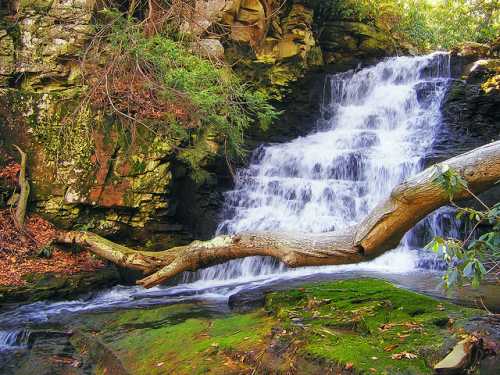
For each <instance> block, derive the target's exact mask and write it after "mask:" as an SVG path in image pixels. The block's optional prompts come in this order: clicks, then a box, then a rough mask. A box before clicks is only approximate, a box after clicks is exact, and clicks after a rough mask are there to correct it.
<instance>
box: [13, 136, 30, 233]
mask: <svg viewBox="0 0 500 375" xmlns="http://www.w3.org/2000/svg"><path fill="white" fill-rule="evenodd" d="M14 147H15V148H16V149H17V152H19V155H20V156H21V169H20V171H19V186H20V188H21V192H20V193H19V200H18V202H17V207H16V215H15V218H16V223H17V225H19V226H20V227H23V226H24V219H25V218H26V209H27V207H28V199H29V195H30V184H29V182H28V179H27V178H26V168H27V156H26V153H25V152H24V151H23V150H21V148H19V146H17V145H14Z"/></svg>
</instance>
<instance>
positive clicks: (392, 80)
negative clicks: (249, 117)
mask: <svg viewBox="0 0 500 375" xmlns="http://www.w3.org/2000/svg"><path fill="white" fill-rule="evenodd" d="M449 77H450V67H449V56H448V55H447V54H441V53H435V54H432V55H428V56H421V57H396V58H391V59H388V60H387V61H384V62H381V63H379V64H378V65H376V66H374V67H371V68H366V69H363V70H360V71H358V72H356V73H352V72H348V73H344V74H338V75H335V76H333V77H331V78H330V80H329V82H328V90H329V92H327V95H326V97H327V98H331V99H330V100H329V102H328V103H327V104H326V105H324V109H323V113H324V114H333V116H331V118H330V119H323V120H322V121H321V122H320V124H319V126H320V130H319V131H317V132H315V133H313V134H310V135H308V136H306V137H300V138H297V139H295V140H293V141H291V142H289V143H285V144H276V145H271V146H267V147H262V148H260V149H258V150H257V151H256V152H254V154H253V157H252V160H251V163H250V165H249V167H248V168H246V169H243V170H240V171H239V172H238V175H237V180H236V186H235V188H234V190H232V191H230V192H228V193H227V194H226V203H225V210H224V214H225V219H224V220H223V221H222V223H221V224H220V226H219V228H218V232H219V233H241V232H245V231H303V232H325V231H334V230H338V229H340V228H343V227H346V226H349V225H353V224H356V223H357V222H359V221H360V220H361V219H363V218H364V217H365V216H366V215H367V214H368V213H369V211H370V210H371V209H372V208H373V207H374V206H375V205H376V204H377V203H378V202H380V201H381V200H382V199H383V198H385V197H386V196H388V194H389V193H390V191H391V189H392V188H393V187H394V186H395V185H397V184H398V183H400V182H401V181H403V180H404V179H405V178H407V177H408V176H411V175H414V174H415V173H417V172H418V171H420V170H421V169H422V159H423V157H424V156H425V155H426V154H427V153H428V152H429V150H430V148H431V146H432V143H433V140H434V137H435V134H436V133H437V130H438V127H439V125H440V122H441V114H440V106H441V101H442V99H443V96H444V93H445V89H446V84H447V82H448V78H449ZM433 220H434V221H435V219H433ZM414 242H415V241H414V238H412V235H411V234H409V235H408V236H407V237H406V238H405V240H404V241H403V243H402V245H401V247H400V249H399V250H398V251H399V253H400V254H398V256H397V257H395V256H393V257H391V261H390V262H388V263H386V262H384V260H383V259H380V260H375V261H374V262H373V263H371V264H369V265H367V264H364V265H360V266H350V267H347V268H359V267H361V268H368V269H373V268H380V269H381V270H385V271H389V272H405V271H411V270H413V269H415V268H416V266H417V264H418V256H417V255H416V254H415V252H411V251H410V250H409V249H410V247H411V246H410V245H411V244H413V243H414ZM388 259H389V258H388ZM329 269H330V270H331V271H334V270H345V269H346V267H341V268H339V267H330V268H329ZM280 272H289V271H287V270H286V269H285V267H284V266H283V265H280V264H278V263H277V262H276V261H273V260H271V259H266V258H261V257H254V258H247V259H244V260H237V261H232V262H228V263H227V264H224V265H221V266H217V267H212V268H209V269H206V270H203V271H200V272H197V273H196V275H194V276H193V275H190V276H187V278H186V279H185V281H188V280H193V279H195V280H196V279H201V280H206V281H209V280H211V281H213V280H231V279H251V278H255V277H258V276H262V275H269V274H274V273H280ZM306 272H315V271H312V270H310V271H306Z"/></svg>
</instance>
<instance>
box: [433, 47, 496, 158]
mask: <svg viewBox="0 0 500 375" xmlns="http://www.w3.org/2000/svg"><path fill="white" fill-rule="evenodd" d="M499 46H500V44H499V43H498V42H497V43H494V44H492V45H491V46H487V45H481V44H467V45H464V46H462V47H461V48H457V49H456V50H454V51H452V52H451V57H450V59H451V60H450V63H451V74H452V78H453V81H452V83H451V85H450V86H449V87H448V90H447V93H446V96H445V99H444V101H443V105H442V114H443V126H442V128H441V134H439V135H438V137H437V139H438V141H437V143H436V145H435V155H434V157H435V158H437V159H447V158H449V157H451V156H454V155H456V154H459V153H462V152H465V151H468V150H470V149H472V148H475V147H478V146H480V145H483V144H485V143H488V142H492V141H494V140H498V139H499V134H500V47H499Z"/></svg>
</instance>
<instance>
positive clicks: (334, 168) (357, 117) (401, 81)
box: [0, 54, 450, 352]
mask: <svg viewBox="0 0 500 375" xmlns="http://www.w3.org/2000/svg"><path fill="white" fill-rule="evenodd" d="M449 75H450V69H449V58H448V56H447V55H445V54H432V55H429V56H421V57H397V58H391V59H388V60H387V61H385V62H382V63H380V64H378V65H376V66H374V67H371V68H367V69H363V70H360V71H358V72H356V73H352V72H350V73H344V74H339V75H335V76H332V77H331V78H330V79H329V81H328V84H327V85H326V87H327V89H326V92H325V98H331V99H327V100H325V102H326V103H325V104H324V105H323V107H324V108H323V117H322V120H321V121H320V122H319V124H318V126H319V130H318V131H317V132H315V133H313V134H310V135H308V136H306V137H300V138H297V139H296V140H293V141H291V142H289V143H285V144H277V145H271V146H267V147H262V148H260V149H258V150H257V151H256V152H255V153H254V155H253V158H252V162H251V164H250V166H249V167H248V168H246V169H243V170H240V171H239V172H238V178H237V182H236V186H235V188H234V190H232V191H230V192H228V193H227V194H226V205H225V210H224V212H225V218H224V220H223V221H222V222H221V224H220V226H219V229H218V232H220V233H235V232H243V231H259V230H273V231H280V230H287V231H306V232H323V231H330V230H337V229H340V228H342V227H345V226H347V225H351V224H354V223H356V222H358V221H359V220H361V219H362V218H363V217H364V216H365V215H366V214H367V213H368V212H369V210H370V209H371V208H373V207H374V205H375V204H376V203H377V202H378V201H380V200H381V199H383V198H384V197H386V196H387V195H388V194H389V192H390V191H391V189H392V188H393V187H394V186H395V185H396V184H397V183H399V182H401V181H402V180H404V179H405V178H406V177H408V176H410V175H413V174H415V173H417V172H418V171H419V170H420V169H422V159H423V157H425V155H426V154H428V152H429V150H430V148H431V146H432V143H433V140H434V137H435V134H436V133H437V131H438V128H439V126H440V120H441V115H440V105H441V101H442V98H443V95H444V92H445V88H446V84H447V82H448V78H449ZM446 221H450V220H447V213H446V211H444V213H443V214H438V215H433V216H431V217H430V218H428V219H426V220H425V222H424V223H421V225H420V227H421V228H420V229H422V227H425V228H423V229H424V230H423V231H420V232H427V233H431V234H432V233H436V232H438V233H439V232H440V231H442V228H443V227H445V226H448V227H450V224H449V223H448V224H447V225H443V223H445V222H446ZM421 237H422V234H419V235H416V232H411V233H409V234H408V235H407V236H406V237H405V239H404V240H403V241H402V243H401V245H400V246H399V248H397V249H395V250H393V253H392V254H389V253H387V254H385V255H383V256H381V257H379V258H377V259H375V260H374V261H371V262H367V263H362V264H357V265H345V266H330V267H315V268H301V269H294V270H287V269H285V267H283V266H282V265H280V264H279V263H278V262H276V261H273V260H272V259H269V258H260V257H254V258H247V259H244V260H239V261H231V262H228V263H226V264H224V265H220V266H216V267H212V268H209V269H206V270H203V271H199V272H197V273H195V274H190V275H186V278H185V280H184V281H185V283H184V284H181V285H177V286H174V287H157V288H153V289H150V290H147V291H145V290H143V289H142V288H140V287H123V286H117V287H114V288H113V289H111V290H109V291H105V292H102V293H99V294H97V295H95V296H92V297H89V298H81V299H78V300H73V301H61V302H51V301H45V302H36V303H33V304H29V305H24V306H19V307H17V308H16V309H15V310H12V311H6V312H4V313H2V314H0V327H2V329H3V330H0V352H1V351H2V350H4V349H9V348H10V349H12V348H19V347H23V345H25V342H26V341H27V340H26V337H28V335H29V331H27V330H26V329H25V327H26V325H30V324H36V323H40V322H51V321H58V320H59V319H61V317H62V316H64V315H69V316H71V314H75V313H78V312H85V311H96V310H102V309H110V308H111V309H115V308H132V307H135V308H137V307H146V306H151V305H158V304H165V303H174V302H176V301H182V300H186V299H191V300H193V299H203V300H204V301H206V300H209V301H210V300H211V301H216V302H217V301H227V298H228V297H229V296H230V295H231V294H234V293H236V292H238V291H240V290H243V289H244V290H251V289H253V288H259V287H261V286H262V285H273V283H276V282H285V283H286V282H288V280H291V279H296V278H298V277H305V276H308V275H311V274H321V273H339V272H351V271H365V272H377V273H379V274H380V273H388V274H396V273H405V272H412V271H415V270H416V269H417V268H418V267H419V264H421V263H422V259H423V258H422V256H421V254H420V253H419V252H418V251H415V248H418V247H419V246H421V245H422V241H421ZM424 243H425V242H424ZM27 332H28V333H27Z"/></svg>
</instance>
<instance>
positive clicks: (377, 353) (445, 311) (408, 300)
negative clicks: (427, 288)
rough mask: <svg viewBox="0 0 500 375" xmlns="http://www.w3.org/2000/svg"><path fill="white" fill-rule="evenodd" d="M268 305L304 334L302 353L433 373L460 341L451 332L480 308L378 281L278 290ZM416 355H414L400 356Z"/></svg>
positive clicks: (363, 368) (372, 368)
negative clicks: (451, 347)
mask: <svg viewBox="0 0 500 375" xmlns="http://www.w3.org/2000/svg"><path fill="white" fill-rule="evenodd" d="M266 306H267V309H268V310H269V311H270V312H272V313H273V314H274V315H276V316H277V317H279V318H280V320H282V321H283V323H284V325H285V327H286V328H288V329H290V330H293V331H296V332H297V334H298V335H301V336H303V339H304V340H305V342H306V343H305V345H304V346H303V347H302V349H301V354H302V355H304V356H306V357H309V358H311V359H314V360H318V361H324V362H326V363H335V364H337V365H338V366H339V367H340V368H345V367H349V368H352V369H354V370H355V371H356V372H359V373H382V374H427V373H432V372H433V370H432V365H433V364H435V363H436V362H437V361H438V360H439V359H440V358H441V357H443V356H444V355H445V354H446V350H447V349H448V347H449V345H450V344H451V343H452V342H454V341H456V339H455V337H454V335H453V333H451V331H450V325H453V326H454V328H456V327H459V326H460V325H461V324H463V323H464V322H465V321H466V320H467V318H468V317H471V316H473V315H477V314H479V312H478V311H477V310H472V309H467V308H462V307H458V306H456V305H453V304H449V303H444V302H440V301H438V300H435V299H433V298H430V297H426V296H423V295H420V294H417V293H413V292H409V291H406V290H403V289H399V288H397V287H395V286H394V285H392V284H390V283H388V282H385V281H381V280H373V279H360V280H345V281H337V282H333V283H325V284H311V285H307V286H305V287H303V288H299V289H296V290H292V291H286V292H278V293H272V294H270V295H269V296H268V298H267V303H266ZM398 353H411V354H413V355H415V358H413V359H394V357H393V356H397V354H398Z"/></svg>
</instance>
